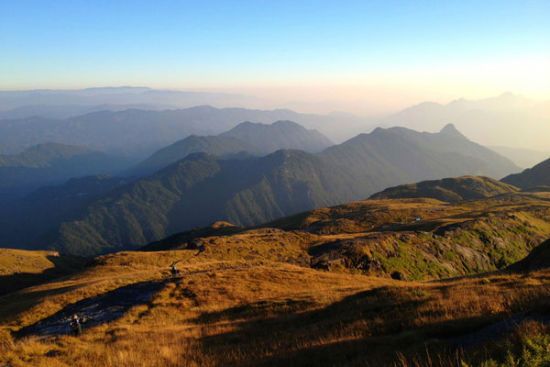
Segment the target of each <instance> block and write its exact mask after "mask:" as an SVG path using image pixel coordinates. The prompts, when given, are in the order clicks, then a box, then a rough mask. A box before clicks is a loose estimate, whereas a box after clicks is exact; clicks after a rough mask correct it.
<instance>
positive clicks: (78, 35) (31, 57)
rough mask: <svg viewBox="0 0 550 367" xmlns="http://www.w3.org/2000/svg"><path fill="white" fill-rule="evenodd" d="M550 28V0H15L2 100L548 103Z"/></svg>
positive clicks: (352, 105)
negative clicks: (493, 99)
mask: <svg viewBox="0 0 550 367" xmlns="http://www.w3.org/2000/svg"><path fill="white" fill-rule="evenodd" d="M549 18H550V2H548V1H544V0H539V1H521V2H519V1H512V0H509V1H483V2H479V1H473V0H469V1H463V2H455V1H448V2H432V1H419V2H410V1H382V0H381V1H369V2H365V1H344V2H338V3H337V2H334V1H320V0H319V1H300V2H296V1H290V0H281V1H277V2H271V1H255V0H250V1H246V0H243V1H211V2H208V3H207V4H199V3H196V2H172V1H159V2H154V3H153V2H150V1H116V2H113V1H108V0H98V1H94V2H88V1H84V0H74V1H70V0H60V1H56V2H54V3H51V2H44V1H4V2H2V3H1V4H0V55H2V57H0V90H8V89H41V88H49V89H57V88H66V89H78V88H85V87H96V86H117V85H144V86H149V87H153V88H163V89H186V90H189V89H200V90H224V91H234V92H242V93H248V94H251V95H253V96H259V97H262V98H267V99H268V100H270V101H271V103H272V104H274V105H278V106H281V107H285V106H287V105H288V106H302V109H305V110H311V111H324V112H328V111H330V110H345V111H349V112H354V113H359V114H371V115H372V114H374V115H376V114H378V113H384V112H387V111H389V110H395V109H399V108H402V107H404V106H407V105H410V104H414V103H418V102H422V101H426V100H429V101H436V102H440V103H446V102H448V101H450V100H453V99H457V98H468V99H476V98H484V97H490V96H494V95H499V94H501V93H503V92H506V91H511V92H513V93H517V94H521V95H524V96H526V97H530V98H535V99H540V100H542V99H550V67H549V65H550V42H548V40H549V39H550V25H549V24H550V23H549V22H548V19H549Z"/></svg>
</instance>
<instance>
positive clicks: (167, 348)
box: [0, 234, 550, 367]
mask: <svg viewBox="0 0 550 367" xmlns="http://www.w3.org/2000/svg"><path fill="white" fill-rule="evenodd" d="M264 235H266V234H264ZM234 246H240V244H239V243H235V244H234ZM260 246H261V245H260ZM281 247H282V246H280V245H279V244H273V243H272V244H271V248H272V251H277V249H278V248H281ZM213 249H215V247H214V246H208V247H207V250H206V251H205V252H204V253H202V254H201V255H199V256H195V255H194V254H195V251H187V250H180V251H161V252H125V253H118V254H112V255H107V256H104V257H100V258H98V259H97V260H96V263H95V265H94V266H90V267H88V268H86V269H85V270H84V271H82V272H81V273H79V274H76V275H73V276H71V277H69V278H64V279H63V280H59V281H56V282H52V283H47V284H44V285H40V286H36V287H33V288H28V289H25V290H22V291H19V292H17V293H13V294H10V295H7V296H4V297H3V298H1V299H0V300H1V302H0V363H6V364H8V365H10V366H14V367H19V366H28V365H33V366H71V367H75V366H90V361H93V363H94V365H96V366H117V367H120V366H136V365H139V366H150V367H151V366H155V367H156V366H159V367H160V366H198V365H200V366H237V365H238V366H267V365H270V366H287V365H289V364H292V365H295V366H311V365H318V366H365V365H367V364H366V363H367V362H368V365H372V364H374V365H376V366H394V365H398V366H449V365H453V364H454V363H455V362H456V361H457V360H458V361H459V362H460V361H462V363H463V365H472V366H473V365H481V363H484V362H486V363H490V364H487V365H491V366H506V367H508V366H513V364H507V363H508V362H507V361H509V360H510V358H515V359H518V358H523V359H522V360H523V363H524V364H523V365H525V366H531V365H544V363H548V355H547V354H546V353H545V351H546V349H545V348H546V346H547V343H548V342H549V339H548V335H549V334H548V332H549V330H548V327H547V326H546V325H545V324H544V321H543V320H545V318H546V317H548V316H549V315H548V313H547V312H548V309H549V308H548V306H550V305H549V304H548V299H550V298H549V297H548V296H549V295H550V288H549V287H548V284H549V283H548V277H549V276H550V274H549V273H548V270H547V269H544V270H539V271H537V272H531V273H517V274H516V273H494V274H486V275H480V276H476V277H471V278H460V279H455V280H445V281H440V282H425V283H424V282H409V281H395V280H391V279H383V278H373V277H366V276H363V275H359V274H346V273H338V272H326V271H317V270H313V269H310V268H306V267H302V266H296V265H291V264H288V263H285V262H284V261H269V260H266V259H263V258H261V257H258V256H255V255H253V254H251V256H250V258H242V259H240V260H233V259H229V258H228V259H226V260H219V259H217V258H216V257H217V256H213V255H214V254H212V253H211V251H212V250H213ZM177 259H183V260H184V261H183V262H182V263H180V268H181V270H182V272H183V277H182V279H180V280H169V279H166V277H165V275H164V274H165V273H166V270H167V269H168V265H169V264H170V263H172V262H173V261H175V260H177ZM145 285H151V286H153V285H154V289H155V291H154V292H153V293H152V294H151V295H150V297H146V298H143V297H141V296H140V294H139V290H140V289H144V286H145ZM123 289H125V290H126V292H127V297H126V298H125V305H126V306H125V307H127V308H125V310H124V312H123V313H121V314H118V313H117V316H116V317H115V318H114V319H110V321H102V317H105V316H101V315H109V314H108V313H107V314H105V313H102V309H101V307H106V306H108V305H106V304H105V302H106V301H105V300H109V299H112V297H110V296H109V295H110V294H116V292H120V291H121V290H123ZM131 290H133V291H131ZM109 292H110V293H109ZM136 292H137V293H138V294H136ZM94 302H95V303H94ZM112 302H114V303H117V302H118V301H116V300H112ZM94 304H95V305H96V307H99V309H98V310H96V309H95V308H91V309H89V311H81V314H85V313H86V312H89V315H91V316H93V317H92V318H91V319H90V320H89V321H88V323H86V324H84V333H83V334H82V335H81V336H79V337H74V336H68V335H58V336H46V337H41V336H40V334H33V330H35V332H37V333H38V332H40V330H44V329H41V328H40V327H41V326H40V325H45V324H44V323H45V322H46V321H47V320H56V319H58V320H62V319H59V317H62V316H63V315H64V312H68V310H78V307H83V306H84V305H94ZM79 305H82V306H79ZM109 312H113V313H114V312H118V311H115V309H112V310H111V311H109ZM40 320H43V322H42V324H41V323H37V322H39V321H40ZM49 322H50V323H52V322H54V321H49ZM59 322H60V323H61V324H59V325H60V327H66V321H59ZM33 325H34V326H33ZM50 325H52V326H53V325H55V324H50ZM64 325H65V326H64ZM29 326H30V327H29ZM19 335H25V336H24V337H19ZM537 363H538V364H537Z"/></svg>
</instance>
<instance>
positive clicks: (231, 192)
mask: <svg viewBox="0 0 550 367" xmlns="http://www.w3.org/2000/svg"><path fill="white" fill-rule="evenodd" d="M332 172H333V171H332V169H331V167H328V166H326V165H325V164H324V163H323V162H322V161H321V160H320V159H319V158H318V157H315V156H312V155H309V154H307V153H304V152H300V151H278V152H276V153H273V154H271V155H268V156H266V157H262V158H251V159H240V160H219V159H217V158H215V157H212V156H208V155H205V154H202V153H199V154H193V155H191V156H189V157H188V158H186V159H184V160H182V161H180V162H178V163H175V164H173V165H171V166H169V167H167V168H165V169H163V170H161V171H159V172H157V173H156V174H154V175H152V176H150V177H148V178H144V179H141V180H138V181H136V182H135V183H133V184H130V185H127V186H124V187H121V188H119V189H117V190H115V191H114V192H112V193H110V194H108V195H106V196H105V197H104V198H101V199H99V200H97V201H95V202H93V203H92V204H90V205H89V206H87V207H86V209H85V211H84V213H85V214H84V216H83V217H81V218H80V219H77V220H73V221H70V222H65V223H63V224H61V226H60V227H59V230H58V235H57V236H56V237H55V238H54V239H53V240H50V241H52V242H48V243H51V244H53V245H54V246H55V247H56V248H58V249H60V250H62V251H66V252H70V253H78V254H95V253H100V252H106V251H113V250H116V249H120V248H131V247H135V246H140V245H144V244H146V243H148V242H151V241H154V240H157V239H161V238H163V237H165V236H167V235H169V234H171V233H175V232H178V231H180V230H185V229H189V228H193V227H197V226H202V225H204V224H205V223H212V222H215V221H217V220H228V221H230V222H232V223H235V224H238V225H253V224H258V223H262V222H266V221H269V220H271V219H274V218H278V217H282V216H284V215H286V214H287V213H296V212H300V211H303V210H307V209H309V208H313V207H318V206H326V205H331V204H335V203H337V202H341V201H344V200H345V199H346V182H345V181H343V180H341V179H340V177H339V176H332V175H331V173H332Z"/></svg>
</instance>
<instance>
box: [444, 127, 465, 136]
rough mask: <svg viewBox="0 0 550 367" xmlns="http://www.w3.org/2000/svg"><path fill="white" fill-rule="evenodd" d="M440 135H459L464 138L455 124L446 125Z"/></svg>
mask: <svg viewBox="0 0 550 367" xmlns="http://www.w3.org/2000/svg"><path fill="white" fill-rule="evenodd" d="M439 133H440V134H446V135H459V136H462V134H461V133H460V131H458V129H457V128H456V126H455V125H454V124H447V125H445V126H444V127H443V129H441V131H440V132H439Z"/></svg>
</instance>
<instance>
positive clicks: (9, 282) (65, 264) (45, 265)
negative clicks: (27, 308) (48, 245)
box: [0, 248, 86, 295]
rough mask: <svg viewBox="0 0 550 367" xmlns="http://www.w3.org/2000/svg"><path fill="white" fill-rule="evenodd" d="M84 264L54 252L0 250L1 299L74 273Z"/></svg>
mask: <svg viewBox="0 0 550 367" xmlns="http://www.w3.org/2000/svg"><path fill="white" fill-rule="evenodd" d="M85 263H86V260H85V259H83V258H79V257H75V256H61V255H59V254H58V253H57V252H55V251H26V250H16V249H1V248H0V295H3V294H6V293H9V292H13V291H16V290H18V289H21V288H25V287H29V286H32V285H35V284H39V283H43V282H46V281H49V280H51V279H55V278H58V277H61V276H64V275H68V274H72V273H75V272H76V271H78V270H80V269H81V267H82V266H83V265H84V264H85Z"/></svg>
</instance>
